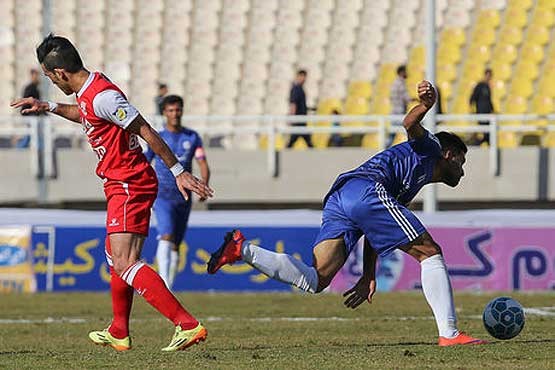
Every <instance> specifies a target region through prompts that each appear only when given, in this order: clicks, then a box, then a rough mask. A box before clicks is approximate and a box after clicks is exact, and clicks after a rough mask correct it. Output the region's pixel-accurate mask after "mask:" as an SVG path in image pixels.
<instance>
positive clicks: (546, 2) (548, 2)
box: [538, 0, 555, 10]
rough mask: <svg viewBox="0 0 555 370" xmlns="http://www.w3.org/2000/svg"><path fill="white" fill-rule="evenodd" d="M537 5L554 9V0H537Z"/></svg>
mask: <svg viewBox="0 0 555 370" xmlns="http://www.w3.org/2000/svg"><path fill="white" fill-rule="evenodd" d="M538 7H540V8H543V9H552V10H553V9H555V1H553V0H538Z"/></svg>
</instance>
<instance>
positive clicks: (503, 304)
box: [482, 297, 524, 339]
mask: <svg viewBox="0 0 555 370" xmlns="http://www.w3.org/2000/svg"><path fill="white" fill-rule="evenodd" d="M482 319H483V320H484V326H485V327H486V330H487V331H488V332H489V333H490V334H491V336H493V337H495V338H497V339H511V338H514V337H516V336H517V335H518V334H519V333H520V331H521V330H522V328H524V310H523V309H522V306H521V305H520V303H518V302H517V301H515V300H514V299H512V298H509V297H498V298H495V299H493V300H492V301H491V302H490V303H488V305H487V306H486V308H485V309H484V314H483V315H482Z"/></svg>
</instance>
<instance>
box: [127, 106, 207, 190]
mask: <svg viewBox="0 0 555 370" xmlns="http://www.w3.org/2000/svg"><path fill="white" fill-rule="evenodd" d="M127 129H128V130H129V131H130V132H132V133H134V134H136V135H139V136H140V137H142V138H143V139H144V140H145V141H146V143H147V144H148V146H149V147H150V149H151V150H152V151H153V152H154V153H155V154H156V155H158V156H159V157H160V158H161V159H162V161H164V163H165V164H166V166H168V168H169V169H170V170H171V171H172V173H173V174H174V176H175V181H176V183H177V187H178V188H179V191H181V193H182V194H183V197H185V199H188V198H189V196H188V194H187V190H190V191H192V192H194V193H196V194H198V196H199V197H201V198H211V197H212V194H213V193H214V191H213V190H212V189H210V187H208V185H206V184H205V183H204V182H203V181H202V180H200V179H198V178H196V177H195V176H193V175H192V174H191V173H189V172H187V171H185V170H184V169H183V166H181V164H180V163H179V161H178V160H177V158H176V157H175V155H174V154H173V152H172V151H171V149H170V148H169V147H168V145H167V144H166V143H165V142H164V140H162V138H161V137H160V135H159V134H158V132H156V130H154V129H153V128H152V126H150V124H149V123H148V122H147V121H146V120H145V119H144V118H143V116H141V115H140V114H139V115H138V116H137V118H135V119H134V120H133V122H131V124H130V125H129V126H128V127H127Z"/></svg>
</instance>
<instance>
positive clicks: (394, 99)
mask: <svg viewBox="0 0 555 370" xmlns="http://www.w3.org/2000/svg"><path fill="white" fill-rule="evenodd" d="M407 77H408V75H407V67H406V66H405V65H400V66H399V67H397V78H396V79H395V81H393V84H392V85H391V92H390V95H389V99H390V101H391V114H402V115H404V114H405V113H407V107H408V105H409V103H410V102H411V100H412V99H411V97H410V95H409V92H408V90H407V83H406V80H407ZM391 125H392V126H402V125H403V121H402V120H394V121H392V122H391ZM394 139H395V132H391V133H390V134H389V138H388V140H387V143H386V144H387V145H386V148H387V147H389V146H390V145H391V144H392V143H393V140H394Z"/></svg>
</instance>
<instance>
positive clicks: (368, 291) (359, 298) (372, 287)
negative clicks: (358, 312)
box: [343, 276, 376, 309]
mask: <svg viewBox="0 0 555 370" xmlns="http://www.w3.org/2000/svg"><path fill="white" fill-rule="evenodd" d="M374 293H376V279H374V278H371V279H368V278H366V277H364V276H363V277H361V278H360V279H359V281H358V283H356V285H355V286H354V287H352V288H351V289H349V290H347V291H346V292H345V293H343V297H347V299H345V302H344V303H343V304H344V305H345V307H348V308H353V309H354V308H357V307H358V306H360V304H361V303H362V302H364V301H368V303H372V296H373V295H374Z"/></svg>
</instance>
